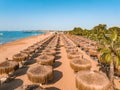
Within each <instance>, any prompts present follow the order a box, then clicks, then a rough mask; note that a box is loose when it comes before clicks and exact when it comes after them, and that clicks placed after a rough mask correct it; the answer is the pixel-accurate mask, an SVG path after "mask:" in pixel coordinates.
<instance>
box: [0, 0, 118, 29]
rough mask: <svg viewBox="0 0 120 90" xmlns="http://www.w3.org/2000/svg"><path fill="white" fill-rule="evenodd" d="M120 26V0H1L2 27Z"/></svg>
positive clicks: (0, 18)
mask: <svg viewBox="0 0 120 90" xmlns="http://www.w3.org/2000/svg"><path fill="white" fill-rule="evenodd" d="M100 23H103V24H107V25H108V27H111V26H120V0H0V30H32V29H41V30H51V29H52V30H53V29H54V30H56V29H57V30H58V29H59V30H69V29H73V28H74V27H82V28H87V29H91V28H92V27H93V26H95V25H98V24H100Z"/></svg>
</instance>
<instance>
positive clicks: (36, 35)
mask: <svg viewBox="0 0 120 90" xmlns="http://www.w3.org/2000/svg"><path fill="white" fill-rule="evenodd" d="M43 34H46V33H45V32H44V33H43V32H42V33H41V34H38V35H32V36H27V37H22V38H19V39H16V40H11V41H8V42H4V43H0V46H1V45H5V44H8V43H11V42H15V41H18V40H21V39H25V38H29V37H34V36H39V35H43Z"/></svg>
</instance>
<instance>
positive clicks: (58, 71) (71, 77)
mask: <svg viewBox="0 0 120 90" xmlns="http://www.w3.org/2000/svg"><path fill="white" fill-rule="evenodd" d="M50 35H51V33H48V34H43V35H39V36H32V37H28V38H24V39H20V40H17V41H14V42H10V43H7V44H4V45H0V62H3V61H4V60H5V58H9V59H12V56H13V55H14V54H17V53H19V52H20V51H21V50H23V49H26V48H27V47H29V46H31V45H33V44H35V43H36V42H39V41H40V40H42V39H44V38H46V37H49V36H50ZM60 45H61V47H59V48H58V50H57V54H56V57H55V63H54V64H53V70H54V71H53V79H52V80H51V81H49V82H48V84H46V85H43V87H44V88H46V89H47V90H77V88H76V85H75V76H76V73H75V72H74V71H73V70H72V69H71V67H70V60H69V59H68V58H67V52H66V50H65V47H64V43H63V41H62V40H60ZM79 50H80V49H79ZM81 52H83V53H84V57H86V58H87V59H89V60H90V62H91V63H92V70H98V69H99V67H98V66H97V61H95V60H93V59H92V58H90V56H88V55H87V54H85V52H84V51H81ZM32 65H34V64H31V65H29V67H32ZM29 67H26V68H21V69H18V70H17V71H16V74H17V77H16V78H15V79H14V80H13V81H11V82H9V83H6V84H4V85H3V86H1V87H0V90H14V89H17V88H18V87H20V86H21V85H29V84H33V83H32V82H31V81H29V79H28V77H27V75H26V72H27V70H28V68H29ZM115 83H116V85H117V87H118V88H120V83H119V81H118V80H117V81H115Z"/></svg>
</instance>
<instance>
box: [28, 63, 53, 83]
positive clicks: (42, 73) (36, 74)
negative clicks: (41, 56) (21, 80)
mask: <svg viewBox="0 0 120 90" xmlns="http://www.w3.org/2000/svg"><path fill="white" fill-rule="evenodd" d="M27 76H28V79H29V80H30V81H32V82H33V83H40V84H43V83H46V82H47V81H48V80H51V79H52V78H53V69H52V66H46V65H39V64H38V65H35V66H33V67H30V68H29V69H28V71H27Z"/></svg>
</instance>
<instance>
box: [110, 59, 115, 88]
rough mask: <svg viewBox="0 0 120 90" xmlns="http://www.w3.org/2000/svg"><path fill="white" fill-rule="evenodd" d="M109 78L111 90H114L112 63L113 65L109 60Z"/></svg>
mask: <svg viewBox="0 0 120 90" xmlns="http://www.w3.org/2000/svg"><path fill="white" fill-rule="evenodd" d="M109 73H110V74H109V78H110V82H111V84H112V90H115V89H114V63H113V60H111V63H110V72H109Z"/></svg>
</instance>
